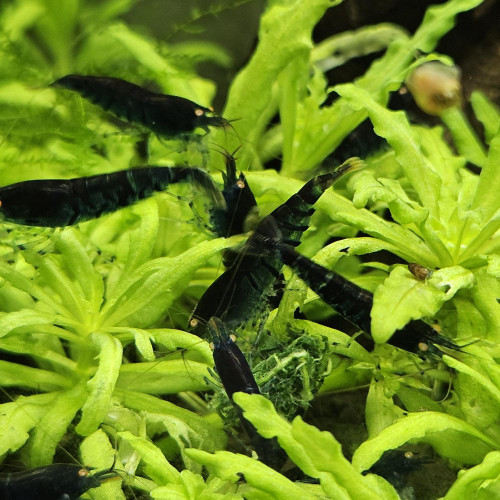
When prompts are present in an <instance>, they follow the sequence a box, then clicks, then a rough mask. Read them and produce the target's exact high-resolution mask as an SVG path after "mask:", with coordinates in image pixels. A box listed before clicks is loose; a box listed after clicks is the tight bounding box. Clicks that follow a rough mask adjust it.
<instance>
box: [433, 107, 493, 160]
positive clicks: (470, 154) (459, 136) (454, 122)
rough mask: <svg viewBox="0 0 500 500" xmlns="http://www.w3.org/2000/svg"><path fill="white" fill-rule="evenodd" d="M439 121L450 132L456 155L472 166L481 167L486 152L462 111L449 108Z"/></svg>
mask: <svg viewBox="0 0 500 500" xmlns="http://www.w3.org/2000/svg"><path fill="white" fill-rule="evenodd" d="M441 119H442V120H443V122H444V124H445V125H446V126H447V127H448V129H449V130H450V132H451V135H452V137H453V144H454V145H455V147H456V148H457V151H458V153H459V154H460V155H462V156H463V157H464V158H466V159H467V160H468V161H470V162H471V163H474V165H478V166H479V167H483V166H484V165H485V163H486V152H485V151H484V147H483V145H482V144H481V140H480V139H479V137H477V135H476V133H475V132H474V129H473V128H472V127H471V125H470V124H469V123H468V122H467V120H466V118H465V115H464V113H463V112H462V110H461V109H459V108H449V109H447V110H446V111H445V112H444V113H443V114H442V115H441Z"/></svg>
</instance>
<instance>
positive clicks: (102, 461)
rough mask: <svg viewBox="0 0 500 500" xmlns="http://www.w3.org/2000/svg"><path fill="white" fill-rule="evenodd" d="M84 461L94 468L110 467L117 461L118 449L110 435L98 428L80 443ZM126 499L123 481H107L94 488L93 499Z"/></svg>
mask: <svg viewBox="0 0 500 500" xmlns="http://www.w3.org/2000/svg"><path fill="white" fill-rule="evenodd" d="M80 452H81V456H82V461H83V463H84V464H85V465H87V466H90V467H92V468H93V469H109V468H110V467H111V466H112V465H113V464H114V461H115V457H116V451H115V450H114V449H113V446H112V445H111V443H110V441H109V439H108V436H107V435H106V434H105V433H104V431H103V430H102V429H98V430H97V431H95V432H94V433H93V434H91V435H90V436H88V437H86V438H85V439H84V440H83V442H82V444H81V445H80ZM111 498H112V499H113V500H125V498H126V497H125V495H124V493H123V491H122V482H121V481H107V482H104V483H103V484H101V486H99V488H96V489H94V490H92V500H109V499H111Z"/></svg>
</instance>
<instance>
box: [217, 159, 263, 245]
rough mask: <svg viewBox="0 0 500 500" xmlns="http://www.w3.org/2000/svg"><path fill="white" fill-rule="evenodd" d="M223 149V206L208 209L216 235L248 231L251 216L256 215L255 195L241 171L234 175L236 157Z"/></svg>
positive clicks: (225, 235)
mask: <svg viewBox="0 0 500 500" xmlns="http://www.w3.org/2000/svg"><path fill="white" fill-rule="evenodd" d="M235 153H236V151H235V152H234V153H233V154H230V153H228V152H227V151H225V152H224V153H223V154H224V156H225V158H226V173H222V177H223V179H224V187H223V189H222V196H223V197H224V200H225V207H224V208H219V207H215V208H214V209H212V210H210V223H211V225H212V227H213V229H214V232H215V233H216V234H217V235H218V236H224V237H226V238H227V237H229V236H233V235H235V234H241V233H245V232H246V231H248V226H249V225H250V224H251V219H252V217H258V211H259V210H258V207H257V201H256V200H255V196H254V195H253V193H252V190H251V189H250V186H249V185H248V183H247V181H246V178H245V176H244V175H243V173H242V172H240V175H239V176H238V177H236V159H235V157H234V156H233V155H234V154H235Z"/></svg>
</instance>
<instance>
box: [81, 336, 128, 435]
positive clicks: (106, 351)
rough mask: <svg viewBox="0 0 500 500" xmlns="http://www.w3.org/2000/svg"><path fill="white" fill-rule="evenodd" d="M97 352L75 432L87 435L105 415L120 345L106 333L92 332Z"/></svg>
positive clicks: (120, 349) (113, 384) (113, 383)
mask: <svg viewBox="0 0 500 500" xmlns="http://www.w3.org/2000/svg"><path fill="white" fill-rule="evenodd" d="M90 339H91V341H92V343H93V344H94V346H96V347H97V349H98V352H99V354H98V355H97V357H98V358H99V366H98V368H97V371H96V373H95V375H94V376H93V377H92V378H91V379H90V380H89V381H88V382H87V387H88V390H89V391H90V394H89V396H88V398H87V400H86V402H85V404H84V405H83V407H82V418H81V420H80V422H79V423H78V425H77V426H76V432H78V433H79V434H80V435H82V436H88V435H90V434H92V432H95V430H96V429H97V427H98V426H99V425H100V424H101V422H102V421H103V420H104V417H105V416H106V414H107V412H108V410H109V406H110V402H111V396H112V394H113V390H114V388H115V384H116V380H117V378H118V375H119V370H120V365H121V362H122V346H121V344H120V342H118V340H116V339H115V338H113V337H111V336H110V335H108V334H104V333H98V332H94V333H92V334H91V335H90Z"/></svg>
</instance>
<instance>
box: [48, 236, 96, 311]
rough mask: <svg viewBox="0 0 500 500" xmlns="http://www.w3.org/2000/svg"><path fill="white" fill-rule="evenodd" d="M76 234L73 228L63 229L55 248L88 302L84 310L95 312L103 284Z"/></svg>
mask: <svg viewBox="0 0 500 500" xmlns="http://www.w3.org/2000/svg"><path fill="white" fill-rule="evenodd" d="M78 236H79V235H78V233H77V232H76V231H75V230H74V229H73V228H67V229H65V230H64V231H63V232H62V234H61V236H60V237H59V238H58V239H57V241H56V248H57V249H58V250H60V251H61V253H62V255H63V258H64V262H65V264H66V269H67V272H68V273H71V275H72V276H74V278H75V280H76V283H77V284H78V286H79V287H80V288H81V289H82V291H83V294H84V296H85V298H86V299H87V301H88V302H89V305H90V307H89V310H88V311H86V312H87V313H89V314H95V313H96V312H97V311H98V310H99V308H100V306H101V303H102V300H103V293H104V284H103V280H102V276H101V275H100V274H99V273H97V272H96V271H95V270H94V268H93V266H92V262H91V261H90V258H89V256H88V254H87V252H86V251H85V248H84V247H83V244H82V243H81V241H79V238H78ZM80 237H81V236H80Z"/></svg>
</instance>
